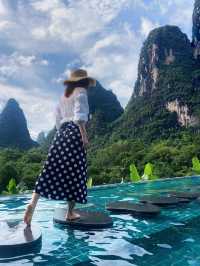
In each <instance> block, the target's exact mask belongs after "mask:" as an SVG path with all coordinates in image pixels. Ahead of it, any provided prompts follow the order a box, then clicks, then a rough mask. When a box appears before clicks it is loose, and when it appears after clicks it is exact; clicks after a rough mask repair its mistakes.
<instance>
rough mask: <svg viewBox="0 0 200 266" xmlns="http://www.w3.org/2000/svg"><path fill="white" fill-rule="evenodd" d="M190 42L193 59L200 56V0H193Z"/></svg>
mask: <svg viewBox="0 0 200 266" xmlns="http://www.w3.org/2000/svg"><path fill="white" fill-rule="evenodd" d="M192 37H193V40H192V44H193V47H194V57H195V59H197V58H199V57H200V0H195V4H194V12H193V29H192Z"/></svg>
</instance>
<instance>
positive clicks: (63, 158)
mask: <svg viewBox="0 0 200 266" xmlns="http://www.w3.org/2000/svg"><path fill="white" fill-rule="evenodd" d="M86 181H87V160H86V150H85V148H84V146H83V142H82V138H81V134H80V130H79V127H78V125H76V124H75V123H74V122H73V121H70V122H65V123H63V124H62V126H61V128H60V130H59V131H57V132H56V135H55V137H54V140H53V143H52V145H51V147H50V149H49V153H48V156H47V159H46V161H45V164H44V166H43V169H42V172H41V173H40V175H39V176H38V179H37V182H36V185H35V190H34V191H35V192H36V193H38V194H40V195H41V196H43V197H46V198H49V199H55V200H66V201H72V200H73V201H75V202H77V203H86V202H87V187H86Z"/></svg>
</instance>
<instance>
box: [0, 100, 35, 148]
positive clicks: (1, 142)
mask: <svg viewBox="0 0 200 266" xmlns="http://www.w3.org/2000/svg"><path fill="white" fill-rule="evenodd" d="M34 146H37V143H36V142H34V141H33V140H32V139H31V137H30V134H29V131H28V128H27V122H26V118H25V115H24V112H23V110H22V109H21V108H20V106H19V104H18V102H17V101H16V100H15V99H9V100H8V102H7V104H6V106H5V108H4V109H3V111H2V113H1V114H0V147H1V148H8V147H11V148H19V149H29V148H32V147H34Z"/></svg>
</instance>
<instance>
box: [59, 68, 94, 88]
mask: <svg viewBox="0 0 200 266" xmlns="http://www.w3.org/2000/svg"><path fill="white" fill-rule="evenodd" d="M82 79H88V80H89V87H95V86H96V80H95V79H93V78H91V77H88V74H87V71H86V70H83V69H77V70H74V71H72V72H71V73H70V77H69V79H66V80H65V81H64V85H67V84H68V83H70V82H77V81H80V80H82Z"/></svg>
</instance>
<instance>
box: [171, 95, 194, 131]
mask: <svg viewBox="0 0 200 266" xmlns="http://www.w3.org/2000/svg"><path fill="white" fill-rule="evenodd" d="M166 108H167V109H168V110H169V111H170V112H176V114H177V116H178V122H179V123H180V125H182V126H184V127H189V126H196V125H198V124H199V119H198V118H197V117H195V116H193V115H190V111H189V107H188V106H187V105H181V104H180V103H179V101H178V99H176V100H175V101H172V102H168V103H167V104H166Z"/></svg>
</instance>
